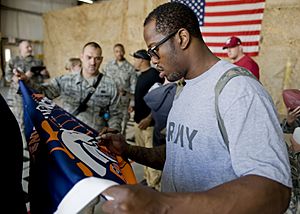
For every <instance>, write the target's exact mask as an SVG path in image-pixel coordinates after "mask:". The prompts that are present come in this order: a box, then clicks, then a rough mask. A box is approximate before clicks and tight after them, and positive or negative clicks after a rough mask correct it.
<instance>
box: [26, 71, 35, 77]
mask: <svg viewBox="0 0 300 214" xmlns="http://www.w3.org/2000/svg"><path fill="white" fill-rule="evenodd" d="M25 75H26V76H27V77H28V78H29V79H30V78H31V77H33V75H34V73H33V72H31V71H26V72H25Z"/></svg>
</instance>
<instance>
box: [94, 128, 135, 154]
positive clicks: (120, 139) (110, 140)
mask: <svg viewBox="0 0 300 214" xmlns="http://www.w3.org/2000/svg"><path fill="white" fill-rule="evenodd" d="M100 134H101V132H100ZM100 134H99V138H98V146H106V147H107V148H108V149H109V150H110V151H112V152H113V153H115V154H116V155H120V156H122V155H126V154H125V153H126V150H127V147H128V146H129V145H128V144H127V143H126V140H125V138H124V136H123V135H122V134H120V133H117V134H113V133H109V132H106V134H101V135H100Z"/></svg>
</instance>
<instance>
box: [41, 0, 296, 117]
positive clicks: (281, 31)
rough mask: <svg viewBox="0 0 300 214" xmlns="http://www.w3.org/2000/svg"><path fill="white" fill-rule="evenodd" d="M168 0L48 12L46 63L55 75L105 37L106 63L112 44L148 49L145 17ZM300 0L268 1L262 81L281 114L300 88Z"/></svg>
mask: <svg viewBox="0 0 300 214" xmlns="http://www.w3.org/2000/svg"><path fill="white" fill-rule="evenodd" d="M164 2H167V1H166V0H122V1H120V0H111V1H105V2H102V3H98V4H94V5H84V6H80V7H73V8H70V9H65V10H62V11H57V12H51V13H47V14H45V15H44V38H45V41H44V45H45V47H44V51H45V63H46V65H47V67H48V70H49V71H50V72H51V74H52V76H57V75H60V74H62V73H64V63H65V61H66V60H67V59H68V58H69V57H76V56H79V54H80V52H81V48H82V46H83V44H85V43H86V42H89V41H96V42H99V43H100V45H101V46H102V47H103V56H104V63H103V64H105V63H106V62H107V61H108V60H109V59H111V58H112V57H113V53H112V47H113V45H114V44H115V43H119V42H120V43H123V44H124V45H125V48H126V57H127V58H128V60H129V61H132V58H131V57H130V56H129V53H131V52H134V51H135V50H137V49H140V48H145V43H144V40H143V21H144V19H145V17H146V16H147V14H148V13H149V12H150V11H151V10H152V9H153V8H155V7H156V6H157V5H159V4H162V3H164ZM299 23H300V0H266V8H265V12H264V18H263V24H262V40H261V43H260V44H261V45H260V48H261V49H260V54H259V56H258V57H256V58H255V60H256V61H257V62H258V64H259V65H260V68H261V82H262V84H263V85H264V86H265V87H266V88H267V90H268V91H269V92H270V94H271V96H272V97H273V100H274V102H275V104H276V106H277V108H278V110H279V112H280V113H281V114H284V113H285V107H284V105H283V103H282V98H281V92H282V89H283V88H300V78H299V77H300V24H299Z"/></svg>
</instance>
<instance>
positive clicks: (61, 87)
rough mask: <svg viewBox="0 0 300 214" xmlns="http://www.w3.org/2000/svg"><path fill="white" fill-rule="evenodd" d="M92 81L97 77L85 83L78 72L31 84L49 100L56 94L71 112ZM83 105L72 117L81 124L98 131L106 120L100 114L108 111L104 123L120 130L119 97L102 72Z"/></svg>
mask: <svg viewBox="0 0 300 214" xmlns="http://www.w3.org/2000/svg"><path fill="white" fill-rule="evenodd" d="M96 81H97V77H95V78H93V79H92V81H91V82H88V81H87V80H86V79H84V78H83V76H82V75H81V72H78V73H68V74H66V75H62V76H60V77H56V78H54V79H52V80H51V81H49V82H48V83H44V84H42V85H40V86H38V85H36V84H33V85H32V86H33V87H34V88H35V89H37V90H38V91H39V92H43V93H44V94H45V95H46V96H47V97H48V98H50V99H54V98H56V97H58V96H59V97H60V98H61V99H60V100H61V102H62V107H63V108H64V109H65V110H66V111H67V112H70V113H73V112H74V111H75V110H76V109H77V107H78V106H79V104H80V102H82V101H83V100H84V99H85V98H86V96H87V95H88V93H89V91H91V90H93V84H94V83H95V82H96ZM87 106H88V107H87V109H86V110H85V111H83V112H81V113H79V114H78V115H77V116H76V117H77V118H78V119H79V120H81V121H82V122H83V123H85V124H87V125H88V126H90V127H92V128H93V129H95V130H96V131H99V130H101V129H102V128H103V127H104V126H105V125H106V121H105V120H104V119H103V117H102V116H103V113H104V112H106V111H109V114H110V119H109V120H108V126H109V127H111V128H114V129H117V130H119V131H120V130H121V119H122V115H121V112H120V111H119V109H118V107H119V96H118V92H117V87H116V84H115V83H114V81H113V80H112V79H111V78H110V77H107V76H106V75H103V77H102V79H101V81H100V83H99V85H98V86H97V88H96V90H95V92H94V94H93V95H92V96H91V98H90V99H89V101H88V102H87Z"/></svg>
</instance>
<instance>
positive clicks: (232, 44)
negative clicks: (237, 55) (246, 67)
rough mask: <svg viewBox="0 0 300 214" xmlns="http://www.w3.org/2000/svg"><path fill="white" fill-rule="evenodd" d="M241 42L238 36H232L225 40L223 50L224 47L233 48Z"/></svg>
mask: <svg viewBox="0 0 300 214" xmlns="http://www.w3.org/2000/svg"><path fill="white" fill-rule="evenodd" d="M241 44H242V41H241V40H240V39H239V38H238V37H235V36H232V37H230V38H229V39H228V40H227V41H226V42H225V45H224V46H223V50H224V49H226V48H233V47H236V46H238V45H241Z"/></svg>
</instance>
